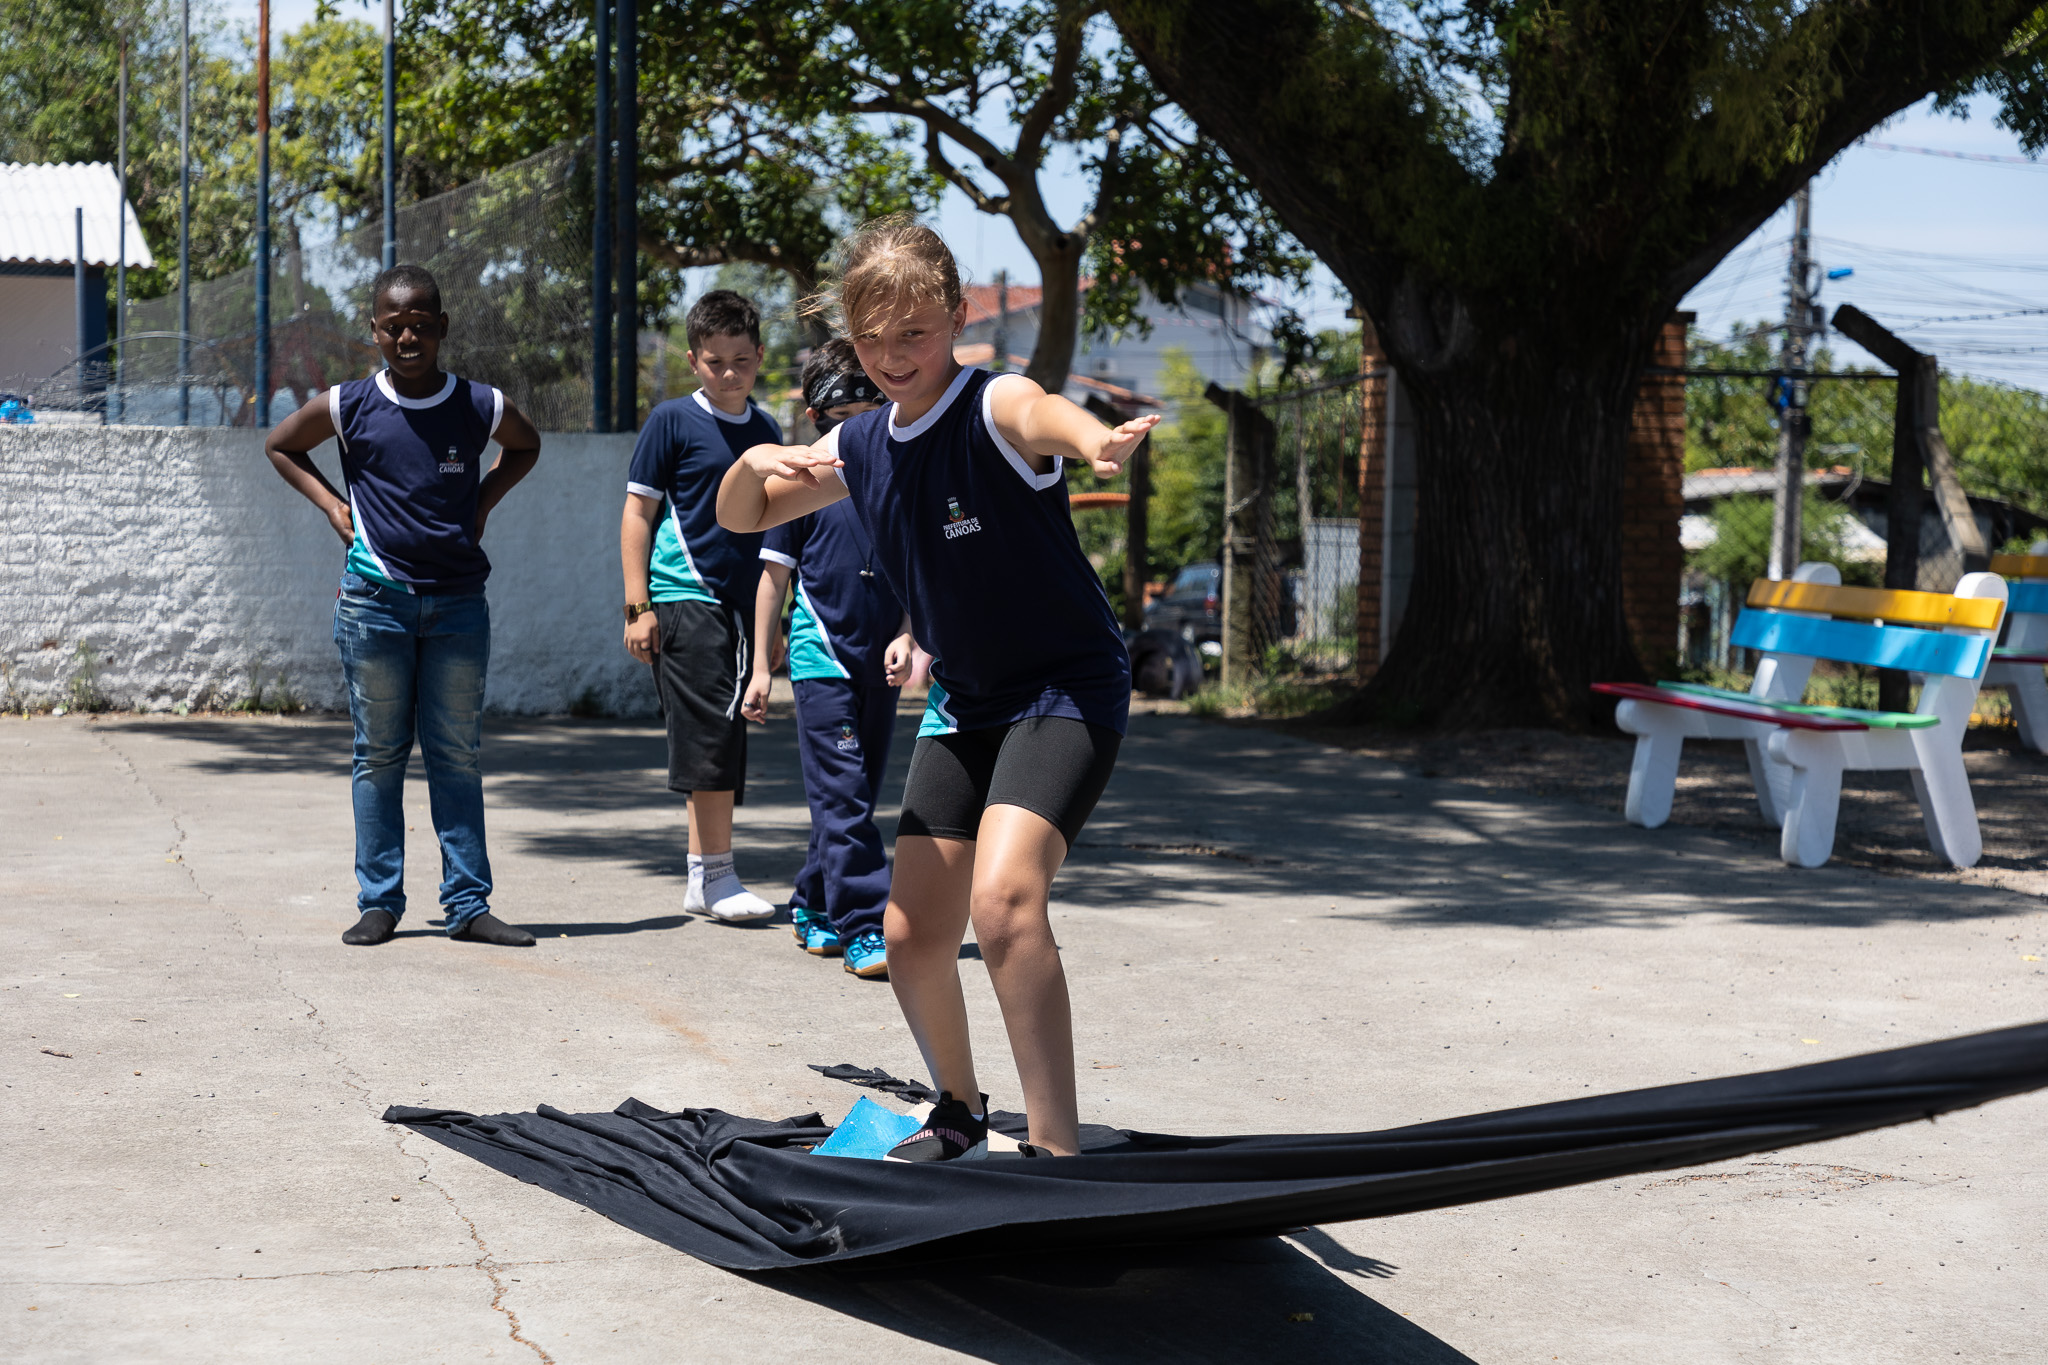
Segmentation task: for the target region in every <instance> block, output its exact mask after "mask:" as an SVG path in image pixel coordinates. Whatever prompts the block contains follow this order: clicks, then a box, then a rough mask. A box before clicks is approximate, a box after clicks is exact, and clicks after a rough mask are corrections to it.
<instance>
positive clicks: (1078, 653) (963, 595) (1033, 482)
mask: <svg viewBox="0 0 2048 1365" xmlns="http://www.w3.org/2000/svg"><path fill="white" fill-rule="evenodd" d="M1001 378H1002V376H999V375H992V374H990V373H989V372H988V371H986V370H962V371H961V372H960V373H959V374H958V375H956V376H955V377H954V379H953V383H952V384H951V385H950V386H948V388H947V389H946V392H945V395H944V396H943V397H942V398H940V399H939V401H938V403H937V404H936V405H934V406H933V408H932V410H931V411H930V412H928V413H926V414H925V415H924V416H923V417H920V418H919V419H918V420H917V421H915V422H913V423H911V424H910V425H909V426H907V427H899V426H897V425H896V408H895V406H894V405H893V404H892V405H891V406H889V407H887V408H882V409H880V410H878V411H875V412H864V413H861V414H860V415H859V416H857V417H851V418H848V419H847V420H846V421H845V422H844V423H843V424H841V425H840V426H838V427H836V428H834V429H833V431H832V433H831V436H830V437H828V439H836V441H837V446H838V452H839V458H840V459H841V460H843V461H844V462H845V467H844V468H843V469H842V470H841V471H840V473H841V477H843V478H844V479H845V481H846V486H847V489H848V491H849V492H850V493H851V494H852V496H851V497H850V498H849V499H848V501H849V502H851V503H852V504H853V507H854V510H855V512H856V513H857V514H858V515H859V517H860V522H861V529H863V530H864V531H866V532H867V533H868V535H869V536H870V537H871V539H872V543H873V544H874V547H875V567H876V568H877V569H878V570H879V571H880V572H881V574H882V576H883V578H885V579H886V580H888V583H889V586H890V587H891V588H893V589H894V590H895V592H896V595H897V597H898V598H899V599H901V600H902V602H903V603H904V604H905V605H906V606H907V607H908V608H909V609H910V621H911V632H912V634H914V635H915V636H916V637H917V642H918V643H919V644H921V645H923V646H924V647H925V649H927V650H928V651H930V652H931V655H932V679H933V685H932V692H931V700H930V701H929V702H928V704H927V706H926V709H925V721H924V725H923V726H922V727H920V729H919V731H918V733H919V734H924V735H930V734H947V733H951V732H952V731H954V730H979V729H984V728H986V727H988V726H993V725H1004V724H1008V723H1009V722H1010V721H1013V720H1022V719H1024V718H1025V717H1027V716H1067V717H1071V718H1073V719H1075V720H1083V721H1087V722H1088V723H1090V724H1091V725H1101V726H1106V727H1108V728H1110V729H1112V730H1115V731H1116V732H1117V733H1119V734H1121V733H1123V730H1124V724H1125V720H1126V718H1127V717H1128V716H1129V714H1130V707H1131V661H1130V656H1129V655H1128V654H1127V653H1126V652H1125V650H1124V640H1123V632H1122V631H1121V630H1119V629H1118V627H1117V623H1116V615H1115V613H1113V612H1112V611H1111V610H1110V606H1109V597H1108V595H1107V594H1105V593H1104V592H1103V590H1102V580H1101V579H1099V578H1097V577H1096V576H1095V569H1094V567H1093V566H1092V565H1090V564H1089V563H1088V557H1087V556H1086V555H1084V554H1083V553H1081V542H1080V540H1079V538H1078V537H1076V536H1075V534H1074V521H1073V516H1072V514H1071V513H1070V512H1069V511H1068V508H1067V485H1066V480H1065V478H1064V477H1063V475H1062V473H1061V470H1060V467H1059V465H1058V463H1057V462H1055V464H1054V466H1053V468H1052V469H1051V470H1050V471H1049V472H1047V473H1044V474H1039V473H1036V472H1035V471H1033V469H1032V468H1031V466H1030V464H1028V463H1027V462H1026V461H1025V459H1024V457H1023V456H1021V455H1019V454H1018V453H1017V452H1016V451H1015V450H1014V449H1012V448H1011V447H1010V445H1009V444H1008V443H1007V442H1006V441H1004V440H1003V438H1002V437H1001V436H999V435H998V434H997V433H996V427H995V421H994V419H993V418H992V417H991V416H990V415H989V409H988V397H989V390H990V388H991V387H992V386H993V385H994V384H996V383H998V382H1000V380H1001Z"/></svg>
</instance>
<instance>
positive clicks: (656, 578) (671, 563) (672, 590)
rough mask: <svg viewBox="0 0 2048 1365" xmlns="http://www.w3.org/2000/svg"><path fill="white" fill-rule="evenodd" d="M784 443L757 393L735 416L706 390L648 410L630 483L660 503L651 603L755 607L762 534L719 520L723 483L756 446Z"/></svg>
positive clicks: (649, 582)
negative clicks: (735, 464)
mask: <svg viewBox="0 0 2048 1365" xmlns="http://www.w3.org/2000/svg"><path fill="white" fill-rule="evenodd" d="M781 444H782V428H781V427H780V426H777V425H776V422H775V419H774V418H773V417H770V416H769V415H768V414H767V413H765V412H763V411H761V409H760V408H759V407H757V406H755V404H754V402H753V400H752V399H749V400H748V401H747V410H746V412H745V413H743V414H741V415H740V416H737V417H735V416H734V415H733V414H731V413H729V412H722V411H720V410H719V409H718V408H716V407H714V406H713V405H712V403H711V400H710V399H708V398H706V397H705V396H704V394H703V392H702V391H701V390H700V391H699V392H697V393H693V394H691V395H690V396H689V397H688V398H671V399H670V400H669V401H668V402H666V403H661V404H658V405H656V407H655V409H654V411H653V412H650V413H648V414H647V425H646V426H644V427H642V428H640V439H639V441H638V442H637V443H635V444H634V446H633V466H632V468H631V469H630V470H629V471H628V472H627V474H626V488H627V490H628V491H630V492H634V493H638V494H639V495H640V496H642V497H644V498H659V499H661V501H662V511H661V525H660V526H659V527H658V528H657V529H656V530H655V533H654V550H653V554H652V556H651V558H650V560H649V562H648V565H647V587H648V600H649V601H650V602H721V603H723V604H725V605H726V606H728V607H737V608H743V609H745V610H746V611H747V612H748V613H750V614H751V613H752V611H753V609H754V585H755V584H756V583H758V582H760V581H761V561H760V559H759V558H758V557H757V556H758V552H759V551H760V548H761V536H760V533H759V532H755V533H753V534H750V535H736V534H734V533H733V532H731V531H728V530H726V529H725V528H724V527H723V526H720V525H719V524H718V484H719V481H720V480H722V479H723V478H725V471H726V470H728V469H730V468H732V462H733V461H734V460H737V459H738V458H739V457H740V456H742V455H744V454H746V453H747V449H748V448H749V447H750V446H758V445H778V446H779V445H781ZM749 619H751V615H750V617H749Z"/></svg>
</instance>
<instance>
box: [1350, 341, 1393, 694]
mask: <svg viewBox="0 0 2048 1365" xmlns="http://www.w3.org/2000/svg"><path fill="white" fill-rule="evenodd" d="M1354 316H1356V317H1357V318H1358V351H1359V379H1358V383H1359V389H1360V393H1359V399H1360V403H1359V407H1360V415H1361V418H1362V420H1361V421H1360V423H1359V432H1358V655H1357V665H1356V666H1357V669H1358V681H1359V682H1361V683H1365V682H1370V681H1372V676H1373V674H1375V673H1377V672H1379V669H1380V653H1381V649H1380V589H1381V586H1382V582H1383V575H1384V572H1385V565H1384V563H1383V562H1382V559H1383V556H1384V554H1385V550H1386V531H1387V468H1386V456H1387V383H1388V379H1389V375H1390V373H1391V372H1390V371H1389V370H1388V368H1387V357H1386V354H1385V352H1383V351H1381V350H1380V339H1379V333H1377V332H1375V331H1374V330H1373V325H1372V319H1370V318H1368V317H1366V316H1365V315H1364V314H1363V313H1362V312H1357V311H1355V310H1354Z"/></svg>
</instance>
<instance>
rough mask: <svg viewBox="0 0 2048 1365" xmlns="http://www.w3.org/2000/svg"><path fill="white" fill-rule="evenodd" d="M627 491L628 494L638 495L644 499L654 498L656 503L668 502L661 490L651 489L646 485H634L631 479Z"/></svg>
mask: <svg viewBox="0 0 2048 1365" xmlns="http://www.w3.org/2000/svg"><path fill="white" fill-rule="evenodd" d="M626 491H627V492H628V493H638V494H639V495H640V496H641V497H643V498H653V499H654V500H655V501H656V502H667V501H668V499H667V497H666V496H664V495H663V493H662V491H661V490H660V489H659V488H649V487H648V486H647V485H646V484H644V483H634V482H632V481H631V480H630V479H629V480H627V482H626Z"/></svg>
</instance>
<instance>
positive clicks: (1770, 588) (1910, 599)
mask: <svg viewBox="0 0 2048 1365" xmlns="http://www.w3.org/2000/svg"><path fill="white" fill-rule="evenodd" d="M1749 605H1750V606H1752V607H1764V608H1771V609H1775V610H1778V611H1819V612H1826V613H1827V614H1828V615H1830V616H1855V617H1861V618H1862V619H1864V620H1866V621H1883V622H1884V623H1885V624H1887V625H1900V626H1932V627H1937V628H1939V627H1941V626H1962V627H1964V628H1966V629H1970V630H1993V629H1996V627H1997V625H1998V618H1999V617H2000V616H2002V615H2003V614H2004V612H2005V603H2003V602H2001V601H1999V600H1998V599H1997V598H1995V597H1951V596H1950V595H1949V594H1947V593H1945V592H1913V591H1911V590H1909V589H1905V588H1838V587H1835V586H1833V585H1832V584H1828V583H1795V582H1793V581H1792V580H1791V579H1780V580H1777V581H1775V582H1774V581H1772V580H1771V579H1768V578H1759V579H1758V580H1757V581H1756V582H1755V583H1752V584H1751V585H1750V588H1749Z"/></svg>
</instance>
